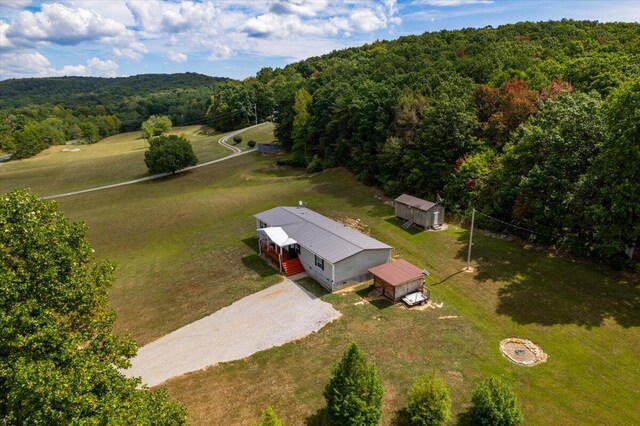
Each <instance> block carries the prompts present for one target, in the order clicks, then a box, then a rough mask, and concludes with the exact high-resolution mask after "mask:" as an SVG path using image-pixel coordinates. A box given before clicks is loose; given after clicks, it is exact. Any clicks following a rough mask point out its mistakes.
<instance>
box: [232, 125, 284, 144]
mask: <svg viewBox="0 0 640 426" xmlns="http://www.w3.org/2000/svg"><path fill="white" fill-rule="evenodd" d="M273 129H274V125H273V123H270V122H265V123H262V124H260V125H259V126H258V127H254V128H253V129H248V130H246V131H244V132H242V134H241V135H240V136H242V142H240V143H239V144H238V145H237V146H238V148H242V149H248V148H249V145H247V142H249V141H250V140H254V141H256V142H257V143H274V142H276V138H275V137H274V135H273ZM229 144H231V145H234V143H233V141H232V140H229Z"/></svg>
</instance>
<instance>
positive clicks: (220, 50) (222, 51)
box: [207, 44, 233, 61]
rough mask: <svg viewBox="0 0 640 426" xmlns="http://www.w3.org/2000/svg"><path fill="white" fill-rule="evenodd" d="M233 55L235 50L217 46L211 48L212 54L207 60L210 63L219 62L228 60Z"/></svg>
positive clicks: (220, 45)
mask: <svg viewBox="0 0 640 426" xmlns="http://www.w3.org/2000/svg"><path fill="white" fill-rule="evenodd" d="M232 54H233V50H232V49H231V48H230V47H229V46H226V45H224V44H216V45H213V46H211V53H210V55H209V57H208V58H207V59H209V60H210V61H218V60H221V59H227V58H229V57H230V56H231V55H232Z"/></svg>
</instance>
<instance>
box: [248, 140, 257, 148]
mask: <svg viewBox="0 0 640 426" xmlns="http://www.w3.org/2000/svg"><path fill="white" fill-rule="evenodd" d="M247 145H248V146H249V148H253V147H254V146H256V141H254V140H253V139H251V140H250V141H249V142H247Z"/></svg>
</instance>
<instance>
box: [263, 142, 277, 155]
mask: <svg viewBox="0 0 640 426" xmlns="http://www.w3.org/2000/svg"><path fill="white" fill-rule="evenodd" d="M278 151H280V145H278V144H277V143H259V144H258V153H260V154H275V153H276V152H278Z"/></svg>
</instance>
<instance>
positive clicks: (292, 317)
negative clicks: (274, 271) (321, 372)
mask: <svg viewBox="0 0 640 426" xmlns="http://www.w3.org/2000/svg"><path fill="white" fill-rule="evenodd" d="M340 315H341V314H340V312H338V311H337V310H335V309H334V308H333V306H331V305H330V304H329V303H326V302H323V301H322V300H320V299H317V298H315V297H314V296H313V295H310V294H309V293H307V292H306V291H305V290H303V289H302V288H301V287H300V286H298V285H297V284H295V283H294V282H292V281H289V280H285V281H284V282H282V283H280V284H276V285H274V286H271V287H269V288H267V289H265V290H262V291H259V292H257V293H254V294H252V295H250V296H247V297H245V298H243V299H240V300H238V301H237V302H235V303H233V304H232V305H230V306H227V307H225V308H222V309H220V310H219V311H217V312H215V313H213V314H211V315H209V316H208V317H205V318H202V319H200V320H198V321H196V322H194V323H191V324H189V325H187V326H184V327H182V328H180V329H178V330H176V331H174V332H172V333H169V334H167V335H166V336H164V337H161V338H160V339H158V340H156V341H155V342H152V343H150V344H148V345H146V346H144V347H142V348H140V349H139V350H138V355H136V357H135V358H133V359H132V367H131V368H130V369H128V370H127V371H125V372H124V373H125V374H127V375H128V376H132V377H142V382H143V383H145V384H147V385H149V386H155V385H158V384H160V383H162V382H164V381H165V380H167V379H169V378H171V377H175V376H180V375H182V374H185V373H188V372H191V371H197V370H201V369H203V368H206V367H209V366H211V365H215V364H217V363H219V362H225V361H232V360H236V359H241V358H245V357H247V356H249V355H251V354H254V353H256V352H258V351H262V350H265V349H269V348H272V347H274V346H281V345H284V344H285V343H287V342H290V341H292V340H297V339H301V338H303V337H305V336H307V335H309V334H311V333H313V332H316V331H318V330H320V329H321V328H322V327H324V325H325V324H327V323H329V322H331V321H333V320H335V319H338V318H339V317H340Z"/></svg>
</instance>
